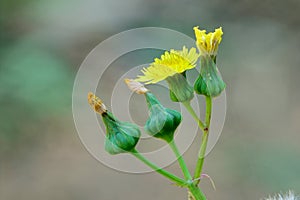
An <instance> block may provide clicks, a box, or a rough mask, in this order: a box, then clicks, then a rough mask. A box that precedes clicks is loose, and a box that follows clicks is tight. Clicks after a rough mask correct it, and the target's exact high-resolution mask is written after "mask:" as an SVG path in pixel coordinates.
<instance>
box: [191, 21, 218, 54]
mask: <svg viewBox="0 0 300 200" xmlns="http://www.w3.org/2000/svg"><path fill="white" fill-rule="evenodd" d="M194 31H195V35H196V44H197V47H198V49H199V51H200V53H201V55H209V56H212V55H216V54H217V51H218V47H219V44H220V43H221V40H222V35H223V31H222V27H220V28H218V29H215V32H213V33H212V32H210V33H206V30H199V28H198V26H196V27H194Z"/></svg>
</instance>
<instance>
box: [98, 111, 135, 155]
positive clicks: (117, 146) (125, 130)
mask: <svg viewBox="0 0 300 200" xmlns="http://www.w3.org/2000/svg"><path fill="white" fill-rule="evenodd" d="M102 120H103V122H104V124H105V127H106V133H107V134H106V140H105V150H106V151H107V152H108V153H110V154H119V153H124V152H128V151H131V150H133V149H134V148H135V146H136V144H137V143H138V141H139V138H140V135H141V133H140V130H139V128H138V127H137V126H136V125H135V124H132V123H129V122H121V121H119V120H117V119H116V118H115V117H114V116H113V115H112V113H110V112H107V113H104V114H102Z"/></svg>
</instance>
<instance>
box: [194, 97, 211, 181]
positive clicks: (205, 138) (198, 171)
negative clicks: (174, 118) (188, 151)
mask: <svg viewBox="0 0 300 200" xmlns="http://www.w3.org/2000/svg"><path fill="white" fill-rule="evenodd" d="M205 100H206V115H205V128H204V131H203V135H202V142H201V146H200V150H199V153H198V160H197V164H196V169H195V173H194V179H195V180H196V182H195V184H196V185H198V184H199V183H200V176H201V171H202V168H203V163H204V158H205V151H206V147H207V142H208V135H209V128H210V120H211V111H212V98H211V97H206V99H205Z"/></svg>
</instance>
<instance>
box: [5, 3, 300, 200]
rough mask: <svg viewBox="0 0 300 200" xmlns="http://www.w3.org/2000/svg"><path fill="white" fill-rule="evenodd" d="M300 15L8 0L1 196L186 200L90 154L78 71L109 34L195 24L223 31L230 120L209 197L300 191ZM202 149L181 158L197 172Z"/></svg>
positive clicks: (275, 7)
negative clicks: (80, 123)
mask: <svg viewBox="0 0 300 200" xmlns="http://www.w3.org/2000/svg"><path fill="white" fill-rule="evenodd" d="M299 10H300V1H298V0H286V1H279V0H252V1H250V0H240V1H237V0H213V1H201V0H199V1H197V0H183V1H180V0H174V1H170V0H160V1H159V0H124V1H121V0H119V1H117V0H110V1H105V0H86V1H83V0H81V1H80V0H72V1H71V0H63V1H60V0H53V1H45V0H41V1H34V0H22V1H21V0H1V4H0V17H1V18H0V33H1V35H0V36H1V37H0V199H1V200H17V199H24V200H27V199H28V200H29V199H31V200H32V199H64V200H67V199H72V200H75V199H78V200H79V199H91V200H93V199H98V200H99V199H101V200H110V199H114V200H117V199H132V200H135V199H136V200H138V199H149V200H150V199H151V200H152V199H186V192H185V191H184V189H178V188H176V187H174V186H173V185H171V184H170V183H169V181H167V180H165V179H164V178H162V177H160V176H159V175H156V174H153V173H151V174H143V175H132V174H124V173H120V172H116V171H114V170H111V169H109V168H107V167H105V166H103V165H102V164H100V163H99V162H98V161H96V160H95V159H94V158H93V157H92V156H90V155H89V154H88V152H87V151H86V150H85V148H84V147H83V145H82V144H81V142H80V140H79V137H78V136H77V132H76V129H75V126H74V123H73V118H72V111H71V100H72V99H71V95H72V86H73V81H74V78H75V75H76V71H77V70H78V68H79V66H80V64H81V62H82V61H83V59H84V58H85V57H86V55H87V54H88V53H89V52H90V51H91V50H92V49H93V48H94V47H95V46H96V45H97V44H98V43H99V42H101V41H103V40H104V39H106V38H108V37H109V36H111V35H113V34H116V33H118V32H121V31H124V30H127V29H131V28H136V27H144V26H159V27H166V28H171V29H174V30H177V31H180V32H183V33H185V34H187V35H189V36H191V37H193V30H192V27H193V26H195V25H200V27H202V28H206V29H208V30H210V31H211V30H213V29H214V28H216V27H218V26H222V27H223V30H224V33H225V34H224V38H223V41H222V44H221V47H220V51H219V57H218V63H219V65H220V71H221V72H222V75H223V77H224V79H225V80H226V82H227V91H226V92H227V118H226V122H225V126H224V129H223V133H222V135H221V138H220V140H219V142H218V143H217V145H216V146H215V148H214V150H213V151H212V152H211V153H210V154H209V156H208V158H207V160H206V163H205V167H204V171H205V172H206V173H207V174H209V175H210V176H211V177H212V178H213V179H214V181H215V183H216V186H217V190H216V191H214V190H213V189H212V187H211V185H210V183H209V181H207V180H205V181H202V183H201V187H202V188H203V190H204V191H205V193H206V194H207V196H208V199H213V200H218V199H219V200H233V199H234V200H235V199H236V200H240V199H244V200H253V199H261V198H263V197H264V196H267V195H268V194H272V193H275V192H279V191H287V190H289V189H292V190H294V191H295V192H296V193H298V194H299V193H300V145H299V143H300V125H299V124H300V92H299V86H300V79H299V76H300V56H299V52H300V40H299V38H300V28H299V27H300V17H299ZM139 59H141V60H142V59H143V58H142V57H140V58H139ZM99 67H101V66H99ZM114 67H115V69H118V67H119V68H121V67H122V66H120V65H115V66H114ZM110 76H111V81H112V83H111V84H113V81H114V74H113V73H110ZM104 94H105V93H104ZM104 98H109V97H106V96H104ZM132 111H133V112H136V110H135V109H132ZM199 143H200V141H198V140H196V141H195V142H194V145H193V146H192V147H191V148H190V149H189V151H188V152H186V153H185V157H186V160H187V163H188V165H189V167H190V168H191V169H193V166H194V163H195V160H194V158H195V156H196V155H197V149H198V148H197V146H198V145H199ZM168 170H170V171H173V172H174V173H177V174H180V171H179V170H178V168H177V165H176V164H174V165H172V166H170V167H168Z"/></svg>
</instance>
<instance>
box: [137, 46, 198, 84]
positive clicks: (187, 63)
mask: <svg viewBox="0 0 300 200" xmlns="http://www.w3.org/2000/svg"><path fill="white" fill-rule="evenodd" d="M198 57H199V54H197V52H196V49H195V48H191V49H190V50H188V49H187V48H186V47H183V49H182V51H176V50H174V49H171V51H170V52H168V51H166V52H165V53H164V54H163V55H161V57H160V58H156V59H154V62H153V63H151V64H150V66H149V67H148V68H144V69H143V70H142V73H143V74H144V75H142V76H138V77H137V79H135V81H138V82H145V84H152V83H157V82H159V81H162V80H164V79H166V78H168V77H169V76H173V75H175V74H180V73H183V72H184V71H186V70H188V69H192V68H194V67H195V66H196V62H197V60H198Z"/></svg>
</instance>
